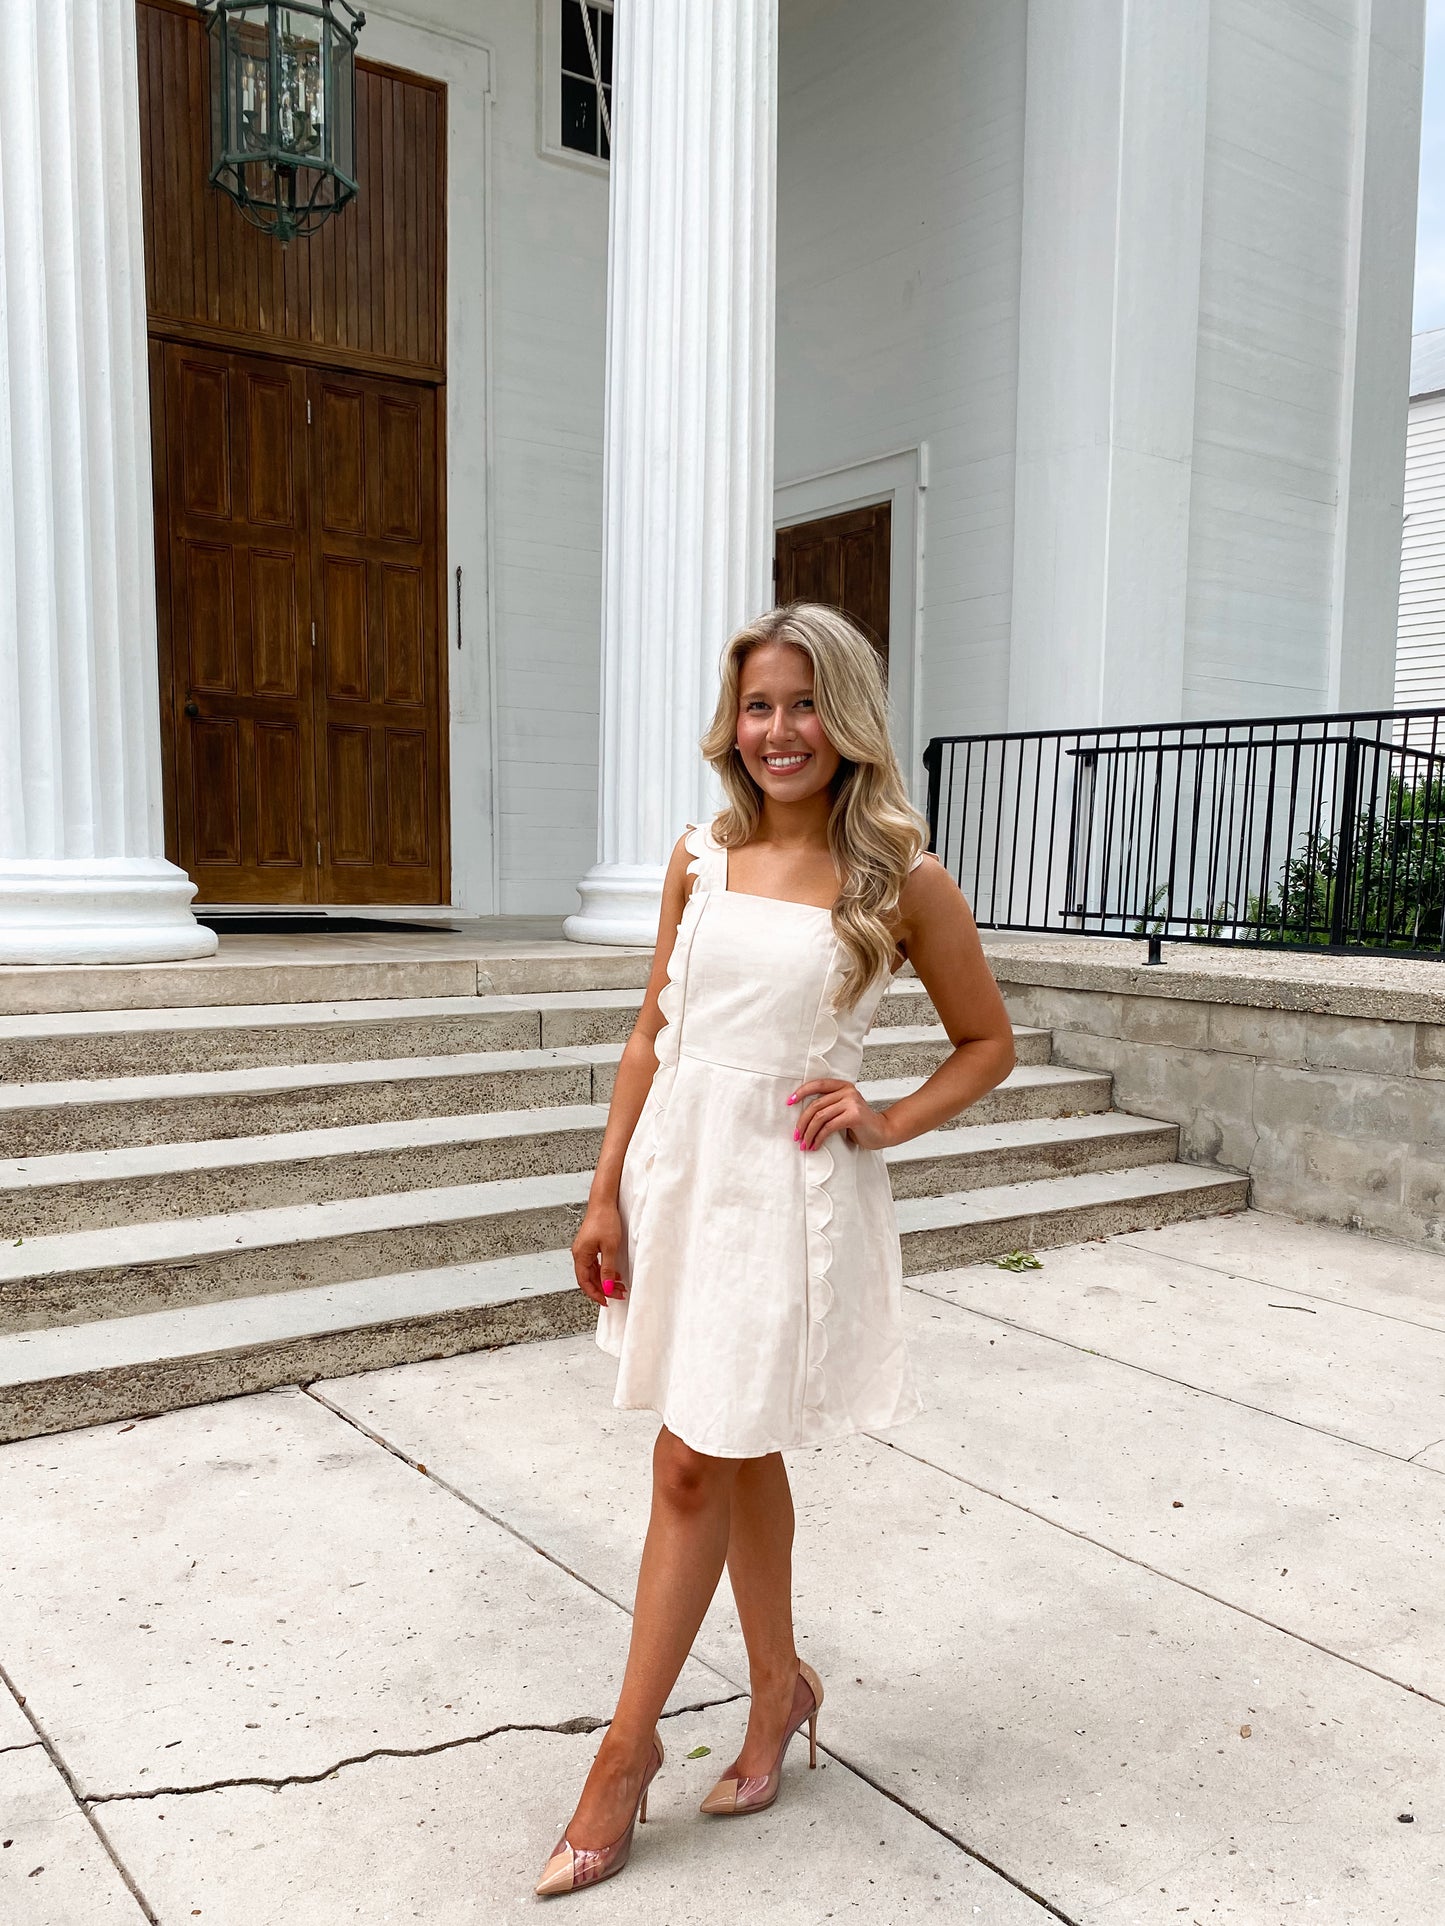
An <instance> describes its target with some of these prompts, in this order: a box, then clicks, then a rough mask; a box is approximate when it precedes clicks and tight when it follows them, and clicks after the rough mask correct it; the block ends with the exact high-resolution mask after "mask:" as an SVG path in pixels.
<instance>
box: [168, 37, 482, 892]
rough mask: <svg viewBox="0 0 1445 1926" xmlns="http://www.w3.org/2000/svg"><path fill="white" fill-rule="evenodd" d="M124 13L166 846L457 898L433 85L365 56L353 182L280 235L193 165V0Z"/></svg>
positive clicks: (199, 874) (200, 130)
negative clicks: (134, 102)
mask: <svg viewBox="0 0 1445 1926" xmlns="http://www.w3.org/2000/svg"><path fill="white" fill-rule="evenodd" d="M137 30H138V48H139V62H138V78H139V90H140V126H141V201H142V209H143V214H144V222H145V253H146V312H147V324H148V329H149V335H150V366H151V400H152V422H153V444H154V458H155V490H156V562H157V577H158V593H157V614H158V618H159V621H158V626H159V631H160V634H159V643H160V684H161V705H162V731H163V737H164V749H165V784H166V795H165V805H166V849H167V853H168V854H169V855H171V857H172V858H173V859H174V860H175V861H177V862H179V863H181V864H182V865H183V866H184V867H185V868H186V869H187V870H189V872H190V874H191V875H192V877H193V878H194V879H195V881H196V884H197V887H198V890H199V894H200V900H201V901H203V902H210V903H315V902H322V903H442V902H445V901H446V900H447V897H448V893H449V864H448V846H447V837H448V825H447V768H446V752H447V744H446V731H445V725H444V718H445V716H446V673H447V661H446V616H445V586H444V582H443V570H444V566H445V562H444V557H445V549H446V537H445V526H444V496H445V488H444V482H443V475H444V472H445V471H444V467H443V461H444V447H443V438H444V433H445V404H444V401H443V395H444V393H445V388H444V383H445V379H446V209H447V195H446V110H447V93H446V87H445V86H444V85H443V83H442V82H440V81H437V80H433V79H430V78H428V77H426V76H424V75H420V74H411V73H405V72H403V71H402V70H400V69H399V68H394V67H383V66H379V65H376V64H374V63H372V62H368V61H361V62H359V63H358V65H357V74H356V147H357V174H358V181H359V192H358V194H357V197H356V199H355V200H354V201H352V202H351V203H350V205H349V206H348V207H347V208H346V209H345V210H344V211H343V212H342V213H340V214H338V215H337V216H336V217H335V218H334V219H332V220H329V221H328V222H327V223H326V224H325V226H324V227H323V228H322V229H321V231H320V232H319V233H318V234H316V235H315V236H314V237H313V238H311V239H310V240H307V241H298V242H296V243H295V244H294V245H293V246H291V247H287V248H282V247H279V246H278V245H277V243H276V242H275V241H274V240H273V239H272V238H270V237H269V236H267V235H264V234H261V233H260V232H258V231H257V230H256V229H255V228H253V227H251V226H250V225H249V224H248V222H247V221H246V220H245V219H244V218H243V216H242V215H241V214H240V212H239V211H238V210H237V209H236V208H235V207H234V206H233V205H232V204H231V202H230V201H229V200H228V199H227V198H226V196H225V195H224V194H222V193H220V192H219V191H218V190H217V189H215V188H214V187H212V186H210V185H209V182H208V174H209V169H210V60H211V40H210V35H209V33H208V31H207V26H206V18H205V16H204V15H203V14H201V13H199V12H198V11H197V9H196V7H195V6H194V4H192V0H139V4H138V6H137Z"/></svg>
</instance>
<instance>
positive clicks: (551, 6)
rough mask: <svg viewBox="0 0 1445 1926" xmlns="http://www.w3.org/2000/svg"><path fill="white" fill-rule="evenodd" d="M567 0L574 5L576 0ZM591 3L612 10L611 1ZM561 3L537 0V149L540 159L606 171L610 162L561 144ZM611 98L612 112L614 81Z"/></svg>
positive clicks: (585, 170)
mask: <svg viewBox="0 0 1445 1926" xmlns="http://www.w3.org/2000/svg"><path fill="white" fill-rule="evenodd" d="M568 3H569V4H572V5H575V4H576V0H568ZM590 4H591V5H592V6H594V7H601V8H602V9H603V10H604V11H605V12H607V13H611V12H613V11H614V9H613V4H612V0H590ZM562 5H563V0H537V152H538V153H539V154H540V155H541V157H542V159H543V160H549V161H560V162H561V164H562V166H564V167H580V168H581V169H582V171H583V173H584V174H606V173H608V172H609V171H610V169H611V166H612V163H611V161H605V160H603V159H602V157H601V156H600V155H598V154H579V153H578V151H577V149H576V148H575V147H564V146H563V145H562ZM614 58H615V53H614ZM612 99H613V102H614V112H615V111H616V107H615V103H616V100H617V91H616V85H615V82H614V86H613V94H612Z"/></svg>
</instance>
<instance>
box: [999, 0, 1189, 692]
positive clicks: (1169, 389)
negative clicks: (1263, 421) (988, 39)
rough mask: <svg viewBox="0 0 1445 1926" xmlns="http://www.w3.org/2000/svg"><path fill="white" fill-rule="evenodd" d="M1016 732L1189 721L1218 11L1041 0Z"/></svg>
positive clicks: (1015, 618) (1027, 274) (1027, 174)
mask: <svg viewBox="0 0 1445 1926" xmlns="http://www.w3.org/2000/svg"><path fill="white" fill-rule="evenodd" d="M1027 61H1028V65H1027V82H1026V96H1025V112H1024V210H1023V262H1022V275H1021V285H1020V303H1019V305H1020V319H1019V372H1018V429H1017V436H1018V457H1017V464H1016V467H1015V482H1014V568H1013V614H1012V622H1011V636H1010V645H1009V727H1010V728H1011V729H1048V728H1087V727H1089V726H1090V725H1091V724H1094V723H1128V722H1159V721H1169V720H1173V719H1176V718H1177V717H1178V716H1179V715H1180V714H1181V705H1182V701H1183V686H1184V636H1185V599H1186V589H1187V585H1188V576H1189V507H1190V492H1191V487H1192V482H1193V457H1194V383H1195V361H1196V350H1197V343H1198V334H1199V292H1200V253H1201V236H1202V224H1203V196H1204V137H1205V111H1206V102H1207V76H1208V73H1209V0H1168V4H1167V5H1162V6H1155V5H1149V4H1144V5H1140V4H1138V3H1137V0H1028V54H1027Z"/></svg>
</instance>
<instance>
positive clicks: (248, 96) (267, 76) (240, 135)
mask: <svg viewBox="0 0 1445 1926" xmlns="http://www.w3.org/2000/svg"><path fill="white" fill-rule="evenodd" d="M226 36H227V43H228V44H227V48H226V77H227V81H228V83H229V86H228V91H229V94H230V99H229V100H228V102H227V108H228V112H227V117H226V118H227V122H228V126H229V138H228V140H227V145H228V146H229V147H230V148H231V150H232V151H233V152H239V153H245V154H256V153H263V152H264V151H265V150H266V148H267V147H269V146H270V144H271V59H270V35H269V34H268V32H267V30H266V9H265V8H264V7H258V8H257V9H256V12H255V13H254V14H248V13H235V14H232V15H231V16H230V18H229V19H228V20H227V22H226Z"/></svg>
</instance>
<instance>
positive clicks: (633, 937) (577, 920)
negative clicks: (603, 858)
mask: <svg viewBox="0 0 1445 1926" xmlns="http://www.w3.org/2000/svg"><path fill="white" fill-rule="evenodd" d="M664 874H665V871H663V870H661V869H659V868H658V867H657V866H656V864H654V863H594V864H593V866H592V868H591V869H589V870H588V872H587V874H586V875H585V876H584V877H583V878H582V881H581V882H580V883H579V884H578V885H577V894H578V895H579V896H580V897H581V898H582V908H581V909H580V910H579V911H578V913H577V915H576V916H569V917H567V918H566V920H565V921H564V922H563V924H562V934H563V935H564V936H565V937H566V938H567V940H568V942H569V943H613V944H618V945H623V944H625V945H627V946H628V947H629V948H633V949H647V950H650V949H651V948H652V947H653V945H654V944H655V943H656V942H657V923H658V918H659V916H660V914H661V912H662V879H663V876H664Z"/></svg>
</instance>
